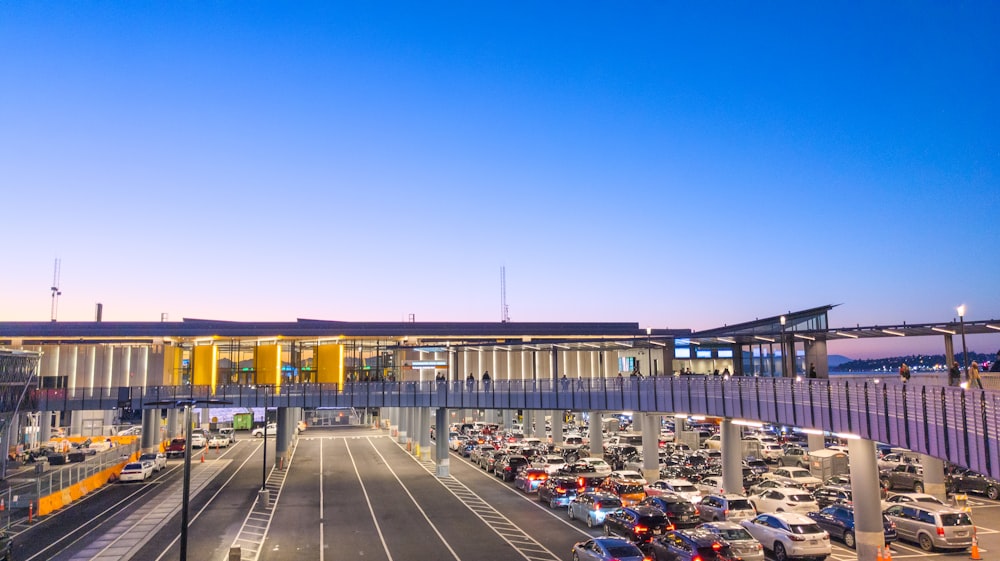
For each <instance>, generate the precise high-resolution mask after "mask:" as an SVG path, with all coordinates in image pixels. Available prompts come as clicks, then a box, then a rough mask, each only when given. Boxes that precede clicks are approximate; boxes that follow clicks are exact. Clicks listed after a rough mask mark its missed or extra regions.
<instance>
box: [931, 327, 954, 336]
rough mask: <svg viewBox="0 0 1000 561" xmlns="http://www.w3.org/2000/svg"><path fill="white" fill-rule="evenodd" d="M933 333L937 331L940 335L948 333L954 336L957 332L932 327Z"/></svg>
mask: <svg viewBox="0 0 1000 561" xmlns="http://www.w3.org/2000/svg"><path fill="white" fill-rule="evenodd" d="M931 331H937V332H938V333H947V334H948V335H954V334H955V332H954V331H952V330H950V329H945V328H943V327H932V328H931Z"/></svg>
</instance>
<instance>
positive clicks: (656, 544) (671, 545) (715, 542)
mask: <svg viewBox="0 0 1000 561" xmlns="http://www.w3.org/2000/svg"><path fill="white" fill-rule="evenodd" d="M647 551H649V553H651V554H652V557H653V559H656V561H737V560H739V561H742V558H741V557H739V556H738V555H737V554H736V553H735V552H734V551H733V549H732V548H731V547H730V546H729V543H727V542H726V541H724V540H722V539H720V538H719V536H717V535H716V534H714V533H712V532H709V531H708V530H698V529H695V528H691V529H688V530H672V531H669V532H667V533H666V534H663V535H662V536H657V537H655V538H653V539H652V540H650V542H649V546H648V550H647Z"/></svg>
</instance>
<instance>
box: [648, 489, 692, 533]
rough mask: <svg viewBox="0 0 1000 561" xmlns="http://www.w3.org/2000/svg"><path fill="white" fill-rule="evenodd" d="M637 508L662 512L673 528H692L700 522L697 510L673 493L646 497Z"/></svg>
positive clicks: (687, 501)
mask: <svg viewBox="0 0 1000 561" xmlns="http://www.w3.org/2000/svg"><path fill="white" fill-rule="evenodd" d="M639 506H652V507H656V508H658V509H660V510H662V511H663V514H666V515H667V520H669V521H670V525H671V526H673V527H674V528H694V527H695V526H697V525H698V523H699V522H701V521H700V520H698V509H696V508H695V507H694V505H693V504H691V501H689V500H687V499H685V498H684V497H682V496H680V495H675V494H673V493H664V494H662V495H657V496H655V497H646V498H645V499H643V500H642V501H640V502H639Z"/></svg>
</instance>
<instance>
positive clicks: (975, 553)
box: [969, 534, 982, 559]
mask: <svg viewBox="0 0 1000 561" xmlns="http://www.w3.org/2000/svg"><path fill="white" fill-rule="evenodd" d="M969 559H982V557H981V556H980V555H979V538H977V537H976V535H975V534H972V556H971V557H969Z"/></svg>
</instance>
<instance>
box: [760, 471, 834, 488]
mask: <svg viewBox="0 0 1000 561" xmlns="http://www.w3.org/2000/svg"><path fill="white" fill-rule="evenodd" d="M763 477H764V479H774V480H776V481H780V482H787V481H791V482H792V483H798V484H799V485H801V486H803V487H805V488H806V489H807V490H809V491H814V490H816V489H817V488H819V487H820V486H821V485H823V480H822V479H820V478H818V477H813V474H812V473H810V472H809V470H807V469H805V468H800V467H792V466H786V467H779V468H775V469H774V471H769V472H767V473H765V474H764V475H763Z"/></svg>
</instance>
